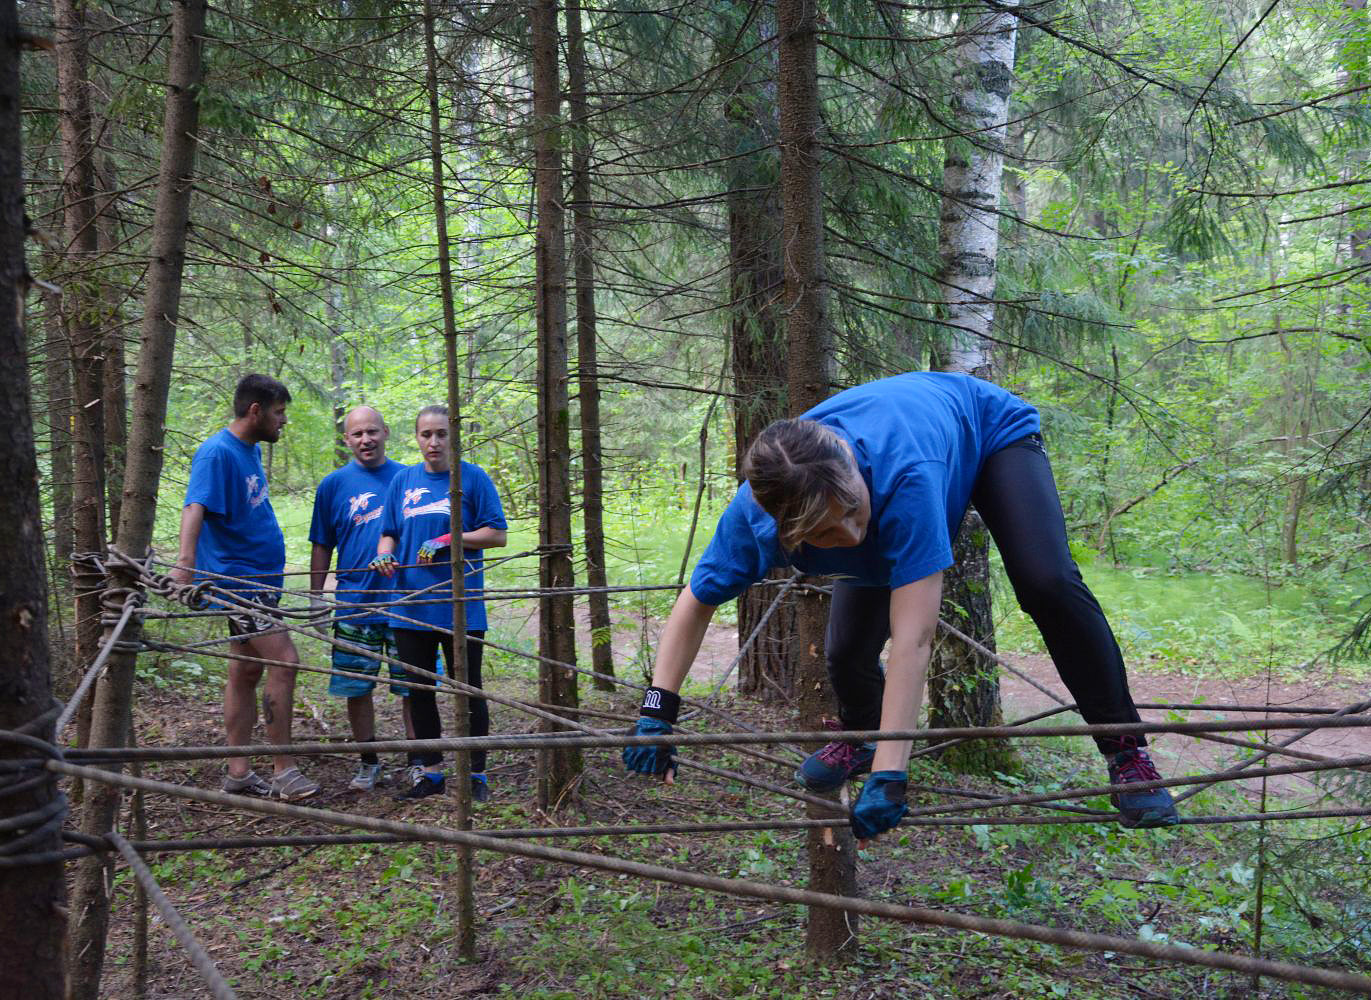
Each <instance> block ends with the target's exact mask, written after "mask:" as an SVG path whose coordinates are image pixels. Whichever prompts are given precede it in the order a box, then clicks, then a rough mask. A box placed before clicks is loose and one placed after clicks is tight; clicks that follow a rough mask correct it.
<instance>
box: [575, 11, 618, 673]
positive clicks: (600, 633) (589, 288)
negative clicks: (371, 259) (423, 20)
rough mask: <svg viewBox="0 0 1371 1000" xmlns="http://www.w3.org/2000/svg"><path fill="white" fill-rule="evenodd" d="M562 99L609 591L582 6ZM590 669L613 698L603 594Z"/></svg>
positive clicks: (588, 517) (580, 364)
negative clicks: (568, 125)
mask: <svg viewBox="0 0 1371 1000" xmlns="http://www.w3.org/2000/svg"><path fill="white" fill-rule="evenodd" d="M566 36H567V37H566V42H567V85H568V92H567V97H568V100H569V102H570V106H571V118H572V121H573V123H574V124H573V128H572V133H571V211H572V227H573V230H572V238H573V239H572V251H571V256H572V260H573V261H574V262H575V266H576V378H577V392H578V395H579V397H580V401H581V479H582V487H581V511H582V516H583V518H584V520H585V539H586V582H587V583H588V584H589V585H590V586H591V587H607V586H609V576H608V574H607V573H606V571H605V494H604V454H603V451H602V449H601V447H600V380H599V374H598V371H597V361H596V359H597V354H598V345H597V344H596V340H595V338H596V330H595V230H594V224H595V214H594V209H593V206H592V202H591V191H590V124H589V117H588V116H589V108H588V107H587V104H586V49H585V39H584V37H583V36H582V34H581V4H580V0H567V5H566ZM589 596H590V601H589V604H590V661H591V663H590V665H591V669H593V670H594V671H595V672H596V673H597V674H605V675H607V677H606V679H604V680H601V679H600V678H598V677H597V678H596V679H595V686H596V687H597V688H598V689H600V690H601V691H613V690H614V682H613V681H611V680H609V679H608V677H613V676H614V646H613V643H612V641H611V640H612V639H613V635H612V632H611V629H612V628H613V625H612V623H611V622H610V618H609V594H607V593H604V592H601V593H598V594H597V593H591V594H590V595H589Z"/></svg>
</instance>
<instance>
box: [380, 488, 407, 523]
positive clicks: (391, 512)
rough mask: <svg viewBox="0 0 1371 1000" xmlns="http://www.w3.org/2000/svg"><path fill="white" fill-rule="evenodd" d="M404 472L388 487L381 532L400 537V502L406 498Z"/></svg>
mask: <svg viewBox="0 0 1371 1000" xmlns="http://www.w3.org/2000/svg"><path fill="white" fill-rule="evenodd" d="M404 482H405V476H404V473H401V474H400V475H398V476H396V477H395V478H394V479H392V480H391V481H390V486H389V487H388V488H387V489H386V512H385V513H384V514H382V515H381V534H383V535H389V536H391V537H392V538H399V537H400V502H401V500H403V498H404V495H405V494H404V488H405V487H404Z"/></svg>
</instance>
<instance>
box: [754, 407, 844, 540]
mask: <svg viewBox="0 0 1371 1000" xmlns="http://www.w3.org/2000/svg"><path fill="white" fill-rule="evenodd" d="M743 475H744V476H745V477H746V478H747V481H748V483H749V484H751V486H752V496H753V498H754V499H755V500H756V501H757V503H758V504H759V505H760V506H761V508H762V509H763V510H764V511H766V512H767V513H768V514H770V515H771V516H772V517H773V518H775V519H776V532H777V536H778V538H779V540H780V543H781V547H782V548H784V549H786V550H791V549H795V548H798V547H799V545H800V542H801V541H803V539H804V537H805V535H807V534H809V533H810V532H811V531H813V530H814V529H815V528H816V527H818V525H819V524H821V523H822V522H823V521H824V519H825V518H827V517H828V516H829V513H830V507H831V505H832V504H834V503H836V504H837V505H838V506H839V508H841V509H842V511H843V513H845V514H850V513H851V512H852V511H854V510H856V509H857V508H858V507H860V506H861V504H862V480H861V473H859V472H858V471H857V464H856V462H855V461H854V460H853V457H852V450H851V449H850V448H849V447H848V444H847V442H846V441H844V440H843V439H842V438H841V437H839V436H838V435H837V434H836V433H834V432H833V431H832V430H830V429H829V428H827V427H825V426H824V425H823V424H821V423H818V422H817V421H814V420H777V421H776V422H775V423H772V424H769V425H768V426H767V427H766V428H765V429H764V430H763V431H762V432H761V433H760V434H758V435H757V439H756V440H755V441H753V442H752V447H750V448H749V449H748V450H747V457H746V458H744V459H743Z"/></svg>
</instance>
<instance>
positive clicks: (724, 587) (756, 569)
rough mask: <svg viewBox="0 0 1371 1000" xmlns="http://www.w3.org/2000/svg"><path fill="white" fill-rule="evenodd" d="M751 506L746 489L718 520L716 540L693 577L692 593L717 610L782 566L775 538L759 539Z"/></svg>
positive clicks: (696, 565)
mask: <svg viewBox="0 0 1371 1000" xmlns="http://www.w3.org/2000/svg"><path fill="white" fill-rule="evenodd" d="M752 506H755V502H754V501H753V499H752V493H751V491H750V490H748V489H747V488H746V486H744V488H743V489H741V490H739V491H738V495H737V496H735V497H734V498H733V500H732V502H731V503H730V504H729V505H728V508H727V509H726V510H725V511H724V513H723V516H722V517H720V518H719V524H718V526H717V527H716V528H715V529H714V537H713V538H712V539H710V542H709V545H708V547H706V549H705V552H704V555H702V556H701V557H700V561H699V562H698V563H696V564H695V570H694V572H692V573H691V574H690V591H691V593H693V594H694V595H695V597H696V599H697V600H698V601H700V603H702V604H708V605H710V606H711V607H717V606H718V605H720V604H723V603H725V602H726V601H731V600H733V598H735V597H737V596H738V595H739V594H741V593H742V592H743V591H744V590H746V589H747V588H748V587H750V586H752V584H754V583H756V582H757V581H759V580H761V579H763V578H764V577H765V576H766V574H767V573H768V572H769V571H770V570H771V569H772V568H773V567H774V566H776V565H779V564H780V552H779V549H778V548H777V545H776V540H775V537H774V535H765V534H763V535H760V536H759V533H758V531H757V529H756V527H755V526H754V524H753V523H752V519H751V518H749V516H748V514H749V510H748V508H749V507H752ZM758 510H760V508H758Z"/></svg>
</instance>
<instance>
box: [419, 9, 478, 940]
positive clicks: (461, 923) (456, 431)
mask: <svg viewBox="0 0 1371 1000" xmlns="http://www.w3.org/2000/svg"><path fill="white" fill-rule="evenodd" d="M424 55H425V62H426V65H427V70H428V72H427V77H426V79H427V84H428V116H429V118H428V120H429V152H430V157H431V160H432V166H433V218H434V226H435V229H436V233H437V237H438V294H439V298H440V299H441V300H442V303H443V347H444V350H445V356H446V359H447V406H448V411H447V413H448V440H449V442H451V445H452V468H451V471H450V472H449V473H448V499H449V502H450V506H451V508H452V514H451V530H452V546H451V548H450V549H449V550H448V551H449V553H450V559H451V564H452V663H450V664H448V669H449V670H451V671H452V676H453V677H460V678H462V679H463V680H464V681H467V682H468V683H469V682H470V677H469V676H468V674H467V643H466V633H467V625H466V622H467V612H466V602H465V601H464V600H463V598H464V596H465V589H466V563H465V559H464V556H465V550H464V549H463V548H462V396H461V393H460V391H459V386H458V384H457V314H456V307H455V304H454V302H453V296H452V256H451V253H450V252H449V248H448V236H447V198H446V194H445V191H444V184H443V133H442V128H441V123H440V119H439V115H438V47H437V43H436V41H435V39H434V13H433V4H432V3H431V2H430V0H424ZM469 702H470V699H468V697H467V695H466V694H465V693H464V692H462V691H456V692H454V693H453V704H452V709H453V715H454V716H455V718H454V720H453V722H454V725H453V735H454V736H456V737H457V738H459V739H460V738H461V737H463V736H469V735H471V706H470V703H469ZM455 758H456V767H455V769H454V773H453V781H454V783H455V784H456V786H457V788H456V792H457V794H456V796H455V805H456V808H455V809H454V810H453V819H454V821H455V822H456V824H457V828H458V829H460V830H470V829H471V753H470V751H466V750H459V751H457V753H456V754H455ZM474 868H475V857H474V856H473V853H472V850H471V848H469V847H465V846H460V845H459V846H458V847H457V873H456V881H457V953H458V955H460V956H461V957H462V958H463V959H464V960H466V961H471V960H473V959H475V958H476V895H475V887H476V878H475V873H474Z"/></svg>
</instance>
